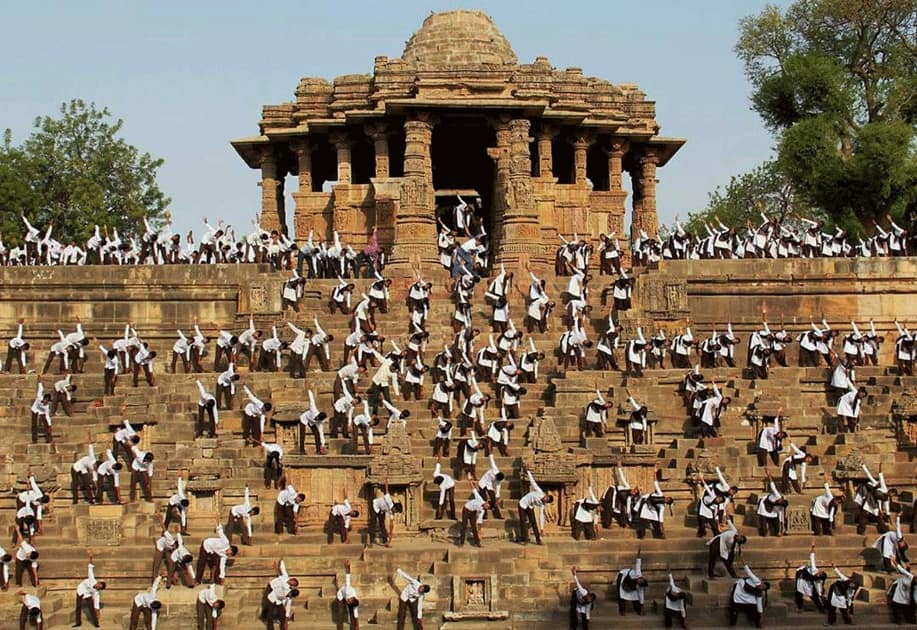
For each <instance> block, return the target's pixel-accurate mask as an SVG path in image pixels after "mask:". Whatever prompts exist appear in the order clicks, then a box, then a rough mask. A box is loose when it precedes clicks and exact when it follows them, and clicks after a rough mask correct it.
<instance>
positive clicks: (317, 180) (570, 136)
mask: <svg viewBox="0 0 917 630" xmlns="http://www.w3.org/2000/svg"><path fill="white" fill-rule="evenodd" d="M295 95H296V101H295V102H292V103H283V104H281V105H268V106H265V107H264V111H263V113H262V119H261V121H260V124H259V131H260V133H259V135H258V136H256V137H252V138H242V139H238V140H234V141H233V143H232V144H233V146H234V147H235V148H236V151H238V152H239V155H241V156H242V158H243V159H244V160H245V162H246V164H248V165H249V166H250V167H251V168H256V169H261V186H262V201H261V211H262V214H261V223H262V226H263V227H265V229H275V228H282V229H284V230H286V231H287V232H288V233H290V234H293V233H294V230H293V229H292V228H293V226H292V225H291V224H290V223H289V217H288V213H287V209H286V208H285V206H284V184H283V182H284V177H285V176H286V175H291V176H296V177H297V178H298V180H299V189H298V191H297V192H295V193H293V199H294V201H295V205H296V208H295V212H294V213H293V219H294V225H295V234H296V236H297V237H300V238H302V237H305V236H306V235H307V234H308V233H309V231H310V230H314V233H315V235H316V237H317V238H327V239H330V238H331V232H332V231H333V230H337V232H338V233H339V234H340V235H341V237H342V238H343V239H344V240H345V241H347V242H351V243H355V244H362V243H363V242H364V241H365V236H366V235H367V234H368V232H369V231H370V230H371V229H372V226H378V228H379V230H380V244H382V245H383V246H384V247H386V248H387V249H391V248H392V247H394V251H393V257H394V259H395V260H400V261H407V260H421V261H432V260H433V259H435V257H436V249H435V242H434V240H433V239H431V235H435V233H436V230H437V226H436V217H435V212H434V210H435V208H436V207H437V206H438V205H441V204H443V203H446V204H454V203H455V195H456V193H459V194H461V193H462V192H464V193H465V194H466V195H479V196H480V198H481V201H482V204H483V207H484V209H485V212H486V220H485V227H486V228H487V229H488V233H490V234H492V235H493V237H494V253H495V257H496V258H495V259H496V260H497V262H509V261H518V260H520V259H526V260H531V261H532V262H536V263H537V262H544V261H547V260H549V259H550V257H551V254H552V252H553V250H554V247H555V246H556V244H557V242H558V239H557V234H558V233H562V234H573V233H580V234H586V233H589V234H599V233H606V234H607V233H609V232H611V231H616V232H617V233H618V235H619V236H620V235H623V234H624V230H625V214H626V208H625V206H626V202H627V199H626V197H627V195H626V193H625V191H624V190H623V188H622V178H623V177H624V175H625V174H627V175H628V176H629V177H630V181H631V185H632V189H633V196H632V199H631V207H632V216H631V223H630V225H631V230H633V231H636V232H639V230H645V231H646V232H647V233H650V234H654V233H655V232H656V229H657V225H658V222H657V217H656V184H657V181H656V169H657V168H658V167H661V166H665V164H666V163H667V162H668V161H669V160H670V159H671V158H672V156H673V155H674V154H675V152H676V151H678V149H679V148H680V147H681V145H682V144H684V142H685V141H684V140H683V139H680V138H667V137H663V136H660V135H659V130H660V126H659V124H658V123H657V122H656V108H655V103H654V102H653V101H651V100H648V99H647V97H646V95H645V94H644V93H643V92H642V91H641V90H640V88H639V87H638V86H636V85H633V84H612V83H610V82H608V81H605V80H603V79H598V78H595V77H587V76H583V72H582V70H581V69H580V68H566V69H565V70H558V69H556V68H554V67H553V66H551V64H550V62H549V61H548V59H547V58H545V57H538V58H536V59H535V60H534V62H532V63H520V62H519V60H518V59H517V57H516V54H515V53H514V52H513V49H512V46H511V45H510V43H509V41H507V39H506V38H505V37H504V36H503V34H502V33H500V31H499V30H497V27H496V25H495V24H494V23H493V21H492V20H491V19H490V17H488V16H487V15H486V14H484V13H482V12H480V11H451V12H448V13H432V14H430V16H429V17H428V18H427V19H426V20H424V23H423V26H421V28H420V30H418V31H417V32H416V33H414V34H413V35H412V36H411V38H410V39H409V40H408V41H407V43H406V44H405V48H404V52H403V53H402V55H401V57H400V58H397V59H389V58H388V57H384V56H381V57H376V60H375V64H374V67H373V73H372V75H368V74H350V75H344V76H340V77H337V78H336V79H334V81H331V82H329V81H328V80H326V79H322V78H314V77H305V78H303V79H301V80H300V82H299V85H298V86H297V87H296V92H295ZM326 183H331V185H330V190H328V187H326V186H325V184H326ZM326 190H327V192H326Z"/></svg>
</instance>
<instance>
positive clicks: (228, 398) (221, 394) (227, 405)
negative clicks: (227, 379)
mask: <svg viewBox="0 0 917 630" xmlns="http://www.w3.org/2000/svg"><path fill="white" fill-rule="evenodd" d="M216 399H217V409H223V410H228V409H232V386H231V385H220V384H219V383H217V392H216Z"/></svg>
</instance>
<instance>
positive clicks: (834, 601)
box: [826, 562, 859, 626]
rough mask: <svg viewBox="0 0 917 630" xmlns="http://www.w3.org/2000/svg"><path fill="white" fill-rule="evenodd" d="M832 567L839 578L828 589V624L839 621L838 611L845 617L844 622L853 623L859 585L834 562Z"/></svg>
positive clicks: (831, 624)
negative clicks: (855, 599) (854, 601)
mask: <svg viewBox="0 0 917 630" xmlns="http://www.w3.org/2000/svg"><path fill="white" fill-rule="evenodd" d="M831 568H832V569H834V573H835V575H837V580H835V582H834V583H833V584H832V585H831V588H829V589H828V595H827V597H826V599H827V603H828V625H829V626H833V625H834V624H835V623H837V614H838V612H840V614H841V617H843V619H844V623H846V624H851V623H853V619H852V618H851V616H852V615H853V599H854V598H855V597H856V592H857V590H859V587H858V586H857V585H856V583H855V582H854V581H853V580H851V579H850V578H849V577H847V576H846V575H844V574H843V573H841V570H840V569H838V568H837V567H836V566H834V563H833V562H832V563H831Z"/></svg>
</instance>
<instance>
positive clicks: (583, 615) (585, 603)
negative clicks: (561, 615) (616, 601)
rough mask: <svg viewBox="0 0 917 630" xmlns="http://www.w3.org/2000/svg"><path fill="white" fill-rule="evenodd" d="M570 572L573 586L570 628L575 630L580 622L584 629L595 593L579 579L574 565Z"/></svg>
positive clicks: (587, 624) (589, 618) (586, 626)
mask: <svg viewBox="0 0 917 630" xmlns="http://www.w3.org/2000/svg"><path fill="white" fill-rule="evenodd" d="M570 572H571V573H572V574H573V588H572V589H571V593H570V628H571V630H576V629H577V628H579V627H580V624H582V627H583V628H584V630H588V629H589V621H590V620H591V619H592V609H593V607H594V606H595V600H596V595H595V593H594V592H593V591H591V590H589V589H588V588H586V587H585V586H583V584H582V583H581V582H580V581H579V576H578V575H577V574H576V567H571V568H570Z"/></svg>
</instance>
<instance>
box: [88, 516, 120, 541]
mask: <svg viewBox="0 0 917 630" xmlns="http://www.w3.org/2000/svg"><path fill="white" fill-rule="evenodd" d="M77 522H78V526H77V539H78V541H79V542H80V544H83V545H93V546H104V547H117V546H118V545H120V544H121V530H122V529H123V527H124V526H123V524H122V523H121V519H120V517H119V518H92V517H89V518H79V519H77Z"/></svg>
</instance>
